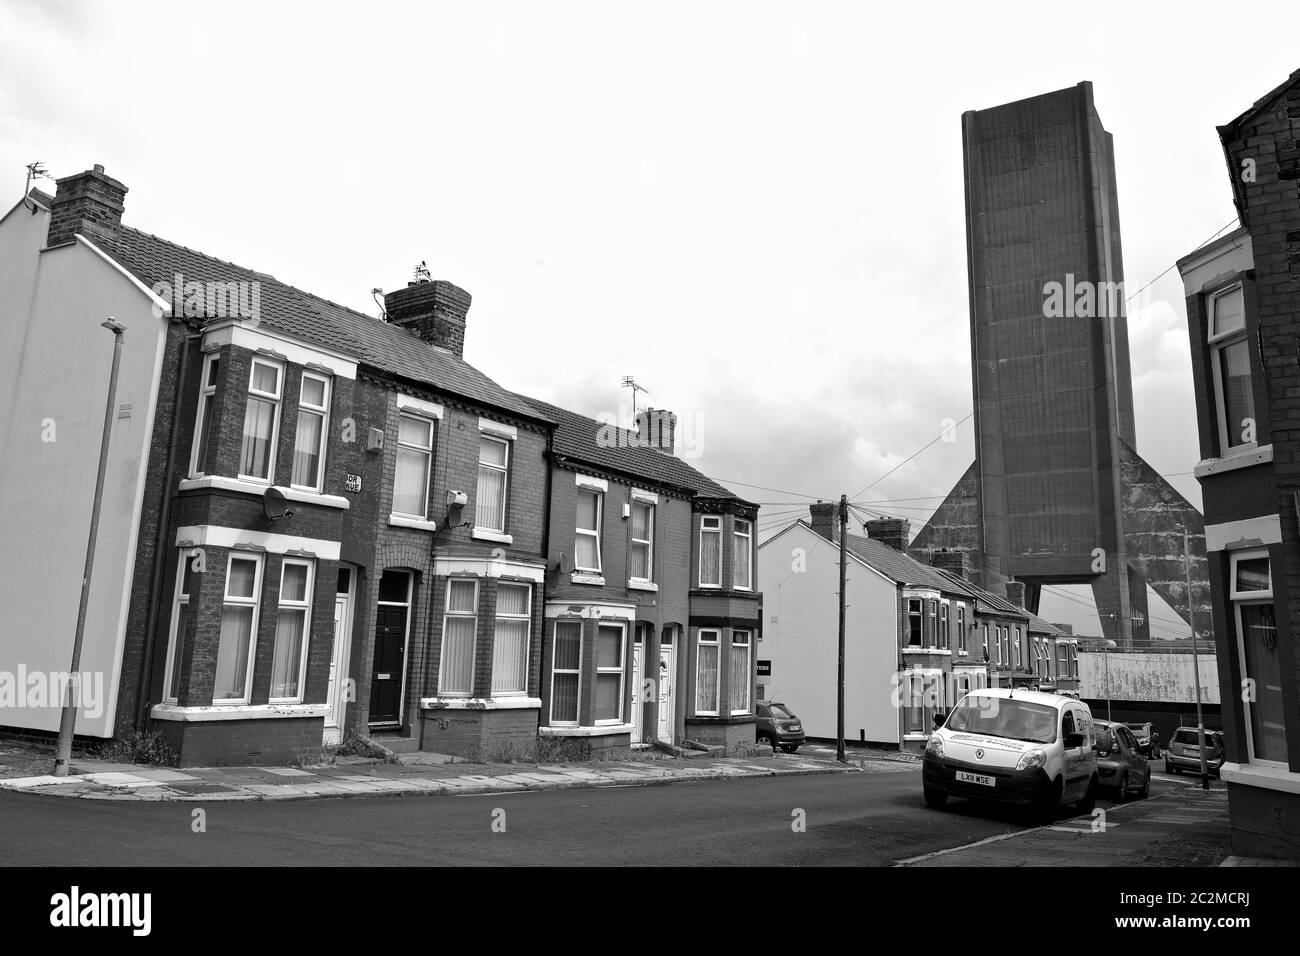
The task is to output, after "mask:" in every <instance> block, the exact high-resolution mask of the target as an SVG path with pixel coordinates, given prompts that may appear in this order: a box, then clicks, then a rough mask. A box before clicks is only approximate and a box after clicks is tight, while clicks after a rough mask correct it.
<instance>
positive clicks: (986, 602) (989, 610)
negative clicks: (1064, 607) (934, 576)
mask: <svg viewBox="0 0 1300 956" xmlns="http://www.w3.org/2000/svg"><path fill="white" fill-rule="evenodd" d="M935 570H936V571H938V573H939V574H942V575H943V576H944V577H945V578H947V579H948V580H950V581H951V582H952V583H953V584H955V585H956V586H957V587H959V588H961V589H962V590H963V591H965V592H966V593H967V594H969V595H971V596H972V597H974V598H975V611H976V613H978V614H1013V615H1015V616H1016V617H1023V618H1029V619H1030V623H1031V625H1032V624H1033V621H1034V619H1035V618H1037V620H1038V621H1040V622H1041V623H1042V625H1043V627H1042V629H1041V633H1046V634H1050V633H1053V632H1054V631H1055V632H1057V633H1059V631H1056V628H1054V627H1053V626H1052V625H1051V624H1048V623H1047V622H1046V621H1044V620H1043V619H1042V618H1041V617H1037V615H1035V614H1033V613H1031V612H1030V611H1029V610H1028V609H1026V608H1023V607H1021V606H1020V605H1018V604H1016V603H1014V602H1012V601H1009V600H1007V599H1006V598H1004V597H999V596H998V595H996V594H994V593H993V592H992V591H986V590H984V589H983V588H982V587H980V586H979V585H978V584H972V583H971V582H970V581H967V580H966V579H965V578H959V577H958V576H957V575H955V574H953V573H952V572H950V571H939V569H937V568H936V569H935ZM1030 629H1031V630H1034V631H1036V632H1038V631H1039V629H1038V628H1035V627H1031V628H1030Z"/></svg>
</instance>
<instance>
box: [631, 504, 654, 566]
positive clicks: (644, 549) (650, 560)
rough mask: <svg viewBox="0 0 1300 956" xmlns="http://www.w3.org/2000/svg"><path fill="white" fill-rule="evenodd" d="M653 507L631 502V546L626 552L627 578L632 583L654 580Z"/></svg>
mask: <svg viewBox="0 0 1300 956" xmlns="http://www.w3.org/2000/svg"><path fill="white" fill-rule="evenodd" d="M654 534H655V506H654V505H653V504H651V503H650V502H648V501H638V500H636V499H633V501H632V544H631V550H630V551H629V552H628V568H627V576H628V577H629V578H631V579H632V580H634V581H652V580H654Z"/></svg>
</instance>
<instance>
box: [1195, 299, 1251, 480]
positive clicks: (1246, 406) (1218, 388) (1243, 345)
mask: <svg viewBox="0 0 1300 956" xmlns="http://www.w3.org/2000/svg"><path fill="white" fill-rule="evenodd" d="M1206 310H1207V312H1208V313H1209V324H1210V328H1209V336H1208V337H1207V339H1206V341H1207V342H1208V344H1209V347H1210V364H1211V372H1212V376H1213V379H1214V405H1215V416H1216V418H1217V421H1218V428H1219V453H1220V454H1221V455H1223V454H1227V453H1229V452H1231V451H1233V450H1234V449H1237V448H1246V447H1253V446H1254V445H1255V444H1256V425H1255V394H1254V391H1253V390H1252V385H1251V377H1250V342H1249V339H1247V337H1246V311H1245V301H1244V296H1243V293H1242V287H1241V284H1240V283H1238V284H1237V285H1234V286H1231V287H1229V288H1227V289H1223V290H1221V291H1219V292H1215V293H1213V294H1212V295H1211V296H1210V297H1209V299H1208V300H1207V302H1206Z"/></svg>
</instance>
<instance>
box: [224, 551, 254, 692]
mask: <svg viewBox="0 0 1300 956" xmlns="http://www.w3.org/2000/svg"><path fill="white" fill-rule="evenodd" d="M261 593H262V556H261V555H257V554H245V553H242V552H238V551H233V552H231V554H230V557H229V559H228V561H227V564H226V590H225V597H224V598H223V600H222V605H221V636H220V639H219V643H218V645H217V667H216V673H215V675H214V678H213V685H212V702H213V703H214V704H247V703H248V699H249V688H250V686H251V684H252V679H253V652H254V650H255V649H256V648H255V643H256V642H255V641H254V639H253V637H254V635H255V634H256V633H257V611H258V606H257V605H258V596H259V595H260V594H261Z"/></svg>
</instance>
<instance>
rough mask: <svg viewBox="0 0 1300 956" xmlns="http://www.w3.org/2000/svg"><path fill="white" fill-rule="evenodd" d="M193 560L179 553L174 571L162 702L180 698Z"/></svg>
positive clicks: (186, 551) (184, 553)
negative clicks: (178, 559) (176, 567)
mask: <svg viewBox="0 0 1300 956" xmlns="http://www.w3.org/2000/svg"><path fill="white" fill-rule="evenodd" d="M193 561H194V559H193V558H192V557H191V556H190V554H189V550H188V549H183V550H182V551H181V564H180V567H179V568H178V569H177V571H176V594H175V598H174V599H173V602H172V629H171V635H170V637H169V638H168V642H167V665H166V667H167V672H166V674H164V675H163V700H165V701H168V702H170V703H175V702H176V701H177V700H178V699H179V697H180V688H181V669H182V662H183V660H184V657H185V626H186V623H187V622H188V621H189V617H190V588H191V587H193V585H194V578H193V573H194V572H193V568H192V564H193Z"/></svg>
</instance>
